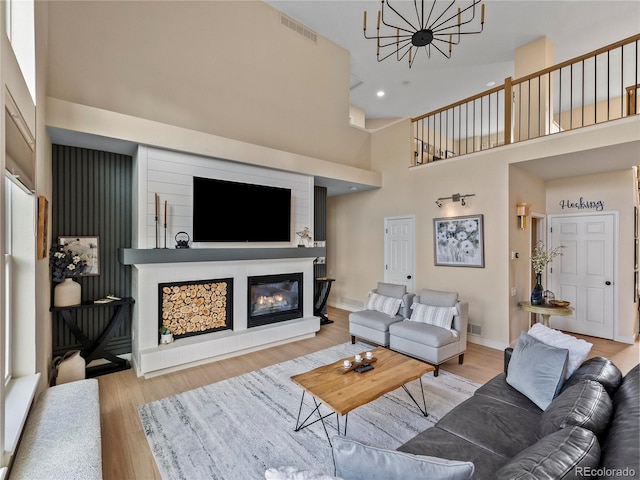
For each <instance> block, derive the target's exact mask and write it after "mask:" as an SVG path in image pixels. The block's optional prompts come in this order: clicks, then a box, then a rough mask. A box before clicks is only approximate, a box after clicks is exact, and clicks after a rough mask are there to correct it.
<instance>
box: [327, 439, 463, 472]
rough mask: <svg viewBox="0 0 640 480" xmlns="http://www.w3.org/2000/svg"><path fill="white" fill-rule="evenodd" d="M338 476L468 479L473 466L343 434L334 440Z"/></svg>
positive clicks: (334, 456)
mask: <svg viewBox="0 0 640 480" xmlns="http://www.w3.org/2000/svg"><path fill="white" fill-rule="evenodd" d="M331 443H332V448H333V458H334V461H335V464H336V473H335V474H336V476H337V477H340V478H343V479H344V480H389V479H402V480H425V479H429V480H467V479H469V478H471V476H472V475H473V471H474V468H475V467H474V465H473V463H471V462H458V461H454V460H445V459H443V458H436V457H429V456H426V455H413V454H411V453H405V452H399V451H397V450H386V449H383V448H377V447H371V446H368V445H364V444H362V443H359V442H356V441H355V440H351V439H349V438H346V437H342V436H335V437H333V438H332V439H331Z"/></svg>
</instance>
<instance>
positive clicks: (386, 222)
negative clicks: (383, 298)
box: [382, 214, 416, 291]
mask: <svg viewBox="0 0 640 480" xmlns="http://www.w3.org/2000/svg"><path fill="white" fill-rule="evenodd" d="M403 218H406V219H408V220H410V221H411V224H412V227H413V228H412V230H413V238H412V241H411V247H412V250H413V251H412V252H411V260H412V265H411V270H412V272H413V273H412V274H411V280H412V283H413V289H411V290H415V287H416V216H415V215H413V214H412V215H397V216H393V217H384V246H383V248H384V254H383V255H382V256H383V262H384V263H383V265H382V270H383V272H384V275H383V278H384V281H385V282H386V281H387V268H386V266H387V265H388V263H389V262H388V257H387V254H388V250H387V247H388V246H389V244H388V242H389V238H388V235H389V234H388V226H389V221H391V220H401V219H403ZM407 291H409V290H408V289H407Z"/></svg>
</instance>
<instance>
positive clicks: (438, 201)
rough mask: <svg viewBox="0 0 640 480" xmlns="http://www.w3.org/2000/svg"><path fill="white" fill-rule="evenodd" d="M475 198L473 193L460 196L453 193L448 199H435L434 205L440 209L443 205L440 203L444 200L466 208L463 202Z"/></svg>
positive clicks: (465, 203)
mask: <svg viewBox="0 0 640 480" xmlns="http://www.w3.org/2000/svg"><path fill="white" fill-rule="evenodd" d="M475 196H476V194H475V193H465V194H464V195H460V194H459V193H454V194H453V195H451V196H450V197H439V198H438V199H436V205H437V206H438V208H442V205H443V203H442V202H443V201H444V200H451V201H452V202H460V205H462V206H463V207H466V206H467V201H466V200H465V198H467V197H475Z"/></svg>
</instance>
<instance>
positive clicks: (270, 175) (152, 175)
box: [134, 146, 314, 248]
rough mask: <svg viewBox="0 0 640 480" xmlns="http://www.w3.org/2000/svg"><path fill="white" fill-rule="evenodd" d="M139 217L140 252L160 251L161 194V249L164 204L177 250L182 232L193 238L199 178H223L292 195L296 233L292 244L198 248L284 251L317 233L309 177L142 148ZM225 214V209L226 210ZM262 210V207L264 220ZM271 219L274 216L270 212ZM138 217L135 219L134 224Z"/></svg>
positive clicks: (136, 240) (139, 154) (170, 240)
mask: <svg viewBox="0 0 640 480" xmlns="http://www.w3.org/2000/svg"><path fill="white" fill-rule="evenodd" d="M136 164H137V169H136V170H137V180H138V181H137V188H138V191H137V193H138V195H137V198H138V209H137V210H138V211H137V213H138V215H137V218H138V220H137V222H136V225H137V228H135V230H136V234H135V235H134V245H135V248H154V247H155V246H156V241H155V206H154V198H155V193H157V194H158V195H159V196H160V208H159V216H160V219H159V220H160V227H159V234H158V242H159V244H158V245H159V246H160V247H161V248H162V247H164V246H165V244H164V225H163V223H164V202H165V200H166V201H167V205H168V208H167V235H166V237H167V247H168V248H174V247H175V239H174V238H175V236H176V234H177V233H178V232H187V233H188V234H189V237H191V238H193V224H192V219H191V214H192V207H193V198H192V190H193V177H194V176H196V177H205V178H217V179H221V180H230V181H234V182H243V183H253V184H258V185H268V186H272V187H281V188H290V189H291V197H292V200H291V211H292V220H291V221H292V228H291V237H292V238H291V242H289V243H286V242H285V243H266V244H264V243H263V244H261V243H251V244H247V243H239V244H238V243H210V244H204V243H200V244H195V245H193V247H207V248H215V247H237V246H245V247H268V246H273V247H283V246H295V245H296V244H297V243H298V236H297V235H296V234H295V232H298V231H300V230H302V229H303V228H304V227H309V228H311V229H312V230H313V184H314V179H313V177H311V176H308V175H300V174H297V173H292V172H284V171H280V170H273V169H268V168H264V167H258V166H254V165H248V164H244V163H239V162H232V161H228V160H222V159H217V158H209V157H203V156H198V155H192V154H186V153H181V152H175V151H169V150H161V149H157V148H150V147H145V146H141V147H139V149H138V152H137V155H136ZM220 208H225V205H221V206H220ZM259 209H260V205H256V214H259V213H260V211H259ZM265 214H270V215H271V214H273V213H272V212H265ZM135 217H136V216H135V215H134V218H135Z"/></svg>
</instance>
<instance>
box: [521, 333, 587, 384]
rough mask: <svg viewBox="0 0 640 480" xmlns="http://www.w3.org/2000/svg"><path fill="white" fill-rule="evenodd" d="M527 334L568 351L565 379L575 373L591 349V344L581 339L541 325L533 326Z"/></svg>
mask: <svg viewBox="0 0 640 480" xmlns="http://www.w3.org/2000/svg"><path fill="white" fill-rule="evenodd" d="M527 333H528V334H529V335H531V336H532V337H533V338H535V339H536V340H540V341H541V342H542V343H546V344H547V345H551V346H552V347H557V348H566V349H567V350H569V360H568V361H567V373H566V378H569V377H570V376H571V375H573V372H575V371H576V370H577V369H578V367H579V366H580V365H581V364H582V362H583V361H584V359H585V358H587V355H589V352H590V351H591V347H593V343H589V342H587V341H586V340H582V339H581V338H576V337H572V336H571V335H567V334H566V333H562V332H560V331H558V330H554V329H553V328H549V327H545V326H544V325H543V324H541V323H536V324H534V325H533V326H532V327H531V328H530V329H529V331H528V332H527Z"/></svg>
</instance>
